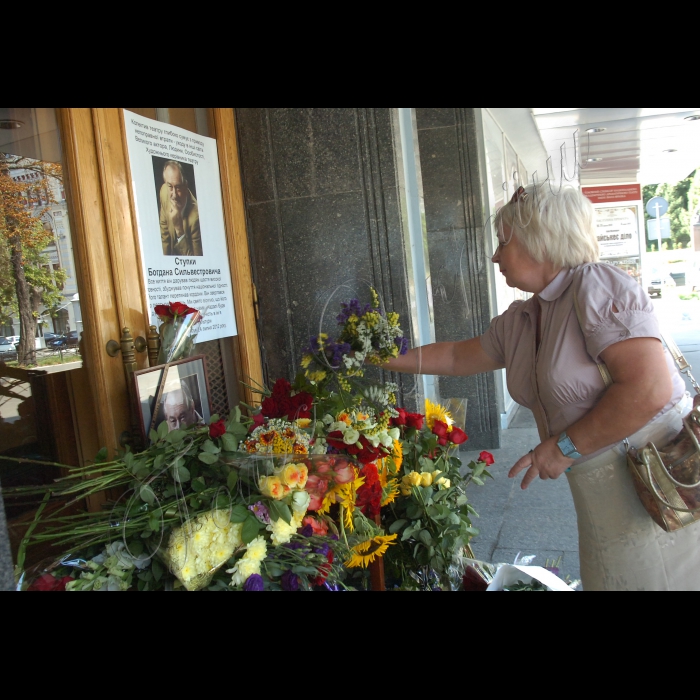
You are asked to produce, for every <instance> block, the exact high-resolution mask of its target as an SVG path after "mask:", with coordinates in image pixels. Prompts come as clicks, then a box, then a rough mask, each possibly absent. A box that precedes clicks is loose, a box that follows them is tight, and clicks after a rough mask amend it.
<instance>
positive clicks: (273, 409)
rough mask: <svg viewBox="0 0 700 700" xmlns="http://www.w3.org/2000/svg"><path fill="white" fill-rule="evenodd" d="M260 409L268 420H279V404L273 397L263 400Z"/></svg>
mask: <svg viewBox="0 0 700 700" xmlns="http://www.w3.org/2000/svg"><path fill="white" fill-rule="evenodd" d="M260 408H261V410H262V414H263V415H264V416H265V417H266V418H277V402H276V401H275V400H274V399H273V398H272V397H271V396H268V397H267V398H264V399H263V400H262V403H261V404H260Z"/></svg>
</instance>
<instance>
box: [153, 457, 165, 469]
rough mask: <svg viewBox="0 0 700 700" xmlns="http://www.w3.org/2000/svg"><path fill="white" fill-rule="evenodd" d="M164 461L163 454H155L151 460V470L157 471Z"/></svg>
mask: <svg viewBox="0 0 700 700" xmlns="http://www.w3.org/2000/svg"><path fill="white" fill-rule="evenodd" d="M164 462H165V455H163V454H160V455H156V458H155V459H154V460H153V471H154V472H158V471H160V470H161V469H162V468H163V463H164Z"/></svg>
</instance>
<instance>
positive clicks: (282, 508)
mask: <svg viewBox="0 0 700 700" xmlns="http://www.w3.org/2000/svg"><path fill="white" fill-rule="evenodd" d="M277 505H278V507H279V514H280V517H281V518H282V520H284V522H285V523H287V525H290V524H291V522H292V511H291V510H290V509H289V506H288V505H287V504H286V503H281V502H279V501H277Z"/></svg>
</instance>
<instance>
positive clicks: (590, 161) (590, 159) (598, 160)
mask: <svg viewBox="0 0 700 700" xmlns="http://www.w3.org/2000/svg"><path fill="white" fill-rule="evenodd" d="M601 160H603V159H602V158H587V159H586V163H600V161H601Z"/></svg>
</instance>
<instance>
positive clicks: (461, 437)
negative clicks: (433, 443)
mask: <svg viewBox="0 0 700 700" xmlns="http://www.w3.org/2000/svg"><path fill="white" fill-rule="evenodd" d="M447 439H448V440H449V441H450V442H451V443H453V444H454V445H461V444H462V443H463V442H466V441H467V440H468V439H469V438H468V437H467V434H466V433H465V432H464V431H463V430H461V429H460V428H452V432H451V433H450V434H449V435H448V436H447Z"/></svg>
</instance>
